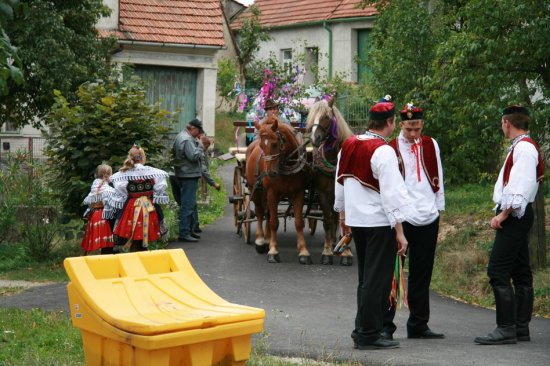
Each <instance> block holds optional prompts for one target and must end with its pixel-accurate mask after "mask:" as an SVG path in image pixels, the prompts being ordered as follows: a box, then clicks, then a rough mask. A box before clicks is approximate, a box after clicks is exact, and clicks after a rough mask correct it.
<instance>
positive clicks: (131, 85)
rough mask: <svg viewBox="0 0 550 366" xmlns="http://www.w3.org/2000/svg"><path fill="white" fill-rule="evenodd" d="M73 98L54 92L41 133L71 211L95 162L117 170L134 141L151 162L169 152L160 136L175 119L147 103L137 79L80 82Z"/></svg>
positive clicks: (65, 204)
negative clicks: (43, 135)
mask: <svg viewBox="0 0 550 366" xmlns="http://www.w3.org/2000/svg"><path fill="white" fill-rule="evenodd" d="M76 96H77V100H76V101H75V102H74V103H71V102H69V101H68V100H67V99H66V98H65V97H64V96H63V95H62V93H61V92H59V91H56V92H55V104H54V105H53V106H52V109H51V111H50V113H49V115H48V118H47V121H48V124H49V126H50V129H49V131H45V134H46V137H47V141H48V145H47V148H46V154H47V156H48V157H49V158H50V160H49V163H50V166H51V168H52V169H53V171H54V172H55V174H54V176H55V180H54V182H55V184H54V187H55V189H56V193H57V194H58V197H59V198H60V199H61V200H62V202H63V207H64V209H65V211H66V213H67V214H71V215H76V214H78V213H79V212H80V204H81V202H82V199H83V198H84V197H85V195H86V194H87V192H88V190H89V187H90V184H91V182H92V181H93V178H94V171H95V169H96V167H97V165H99V164H102V163H107V164H110V165H111V166H112V167H113V171H117V170H118V168H120V167H121V166H122V163H123V161H124V160H125V159H126V157H127V155H128V150H129V149H130V148H131V147H132V145H133V144H134V143H137V144H139V145H140V146H142V147H143V148H144V149H145V151H146V153H147V156H148V160H149V161H154V159H155V155H158V156H161V155H164V156H167V155H168V154H166V151H165V147H164V145H163V140H165V139H166V137H167V134H168V133H169V131H170V127H169V126H170V125H171V124H172V123H174V121H173V119H172V118H171V117H170V115H169V113H168V112H167V111H165V110H162V109H160V107H159V104H156V105H149V104H147V102H146V100H145V90H144V87H143V85H142V83H141V82H140V80H139V78H137V77H130V79H128V80H124V81H121V80H120V78H119V77H118V75H117V74H113V75H111V76H110V77H109V78H108V79H105V80H97V81H95V82H88V83H85V84H83V85H81V86H80V87H79V88H78V91H77V93H76ZM164 160H165V161H166V163H167V162H168V160H167V159H164ZM159 168H164V167H162V166H159Z"/></svg>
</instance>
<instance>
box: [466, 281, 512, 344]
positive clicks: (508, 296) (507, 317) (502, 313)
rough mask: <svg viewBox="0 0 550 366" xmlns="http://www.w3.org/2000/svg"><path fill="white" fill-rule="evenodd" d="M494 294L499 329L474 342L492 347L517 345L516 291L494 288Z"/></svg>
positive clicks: (505, 287) (507, 287)
mask: <svg viewBox="0 0 550 366" xmlns="http://www.w3.org/2000/svg"><path fill="white" fill-rule="evenodd" d="M493 293H494V294H495V304H496V308H497V327H496V328H495V330H493V331H492V332H491V333H489V334H488V335H487V336H486V337H476V338H475V339H474V342H476V343H479V344H490V345H497V344H513V343H517V338H516V309H515V298H514V290H513V289H512V286H494V287H493Z"/></svg>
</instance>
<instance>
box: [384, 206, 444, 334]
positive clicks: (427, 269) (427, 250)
mask: <svg viewBox="0 0 550 366" xmlns="http://www.w3.org/2000/svg"><path fill="white" fill-rule="evenodd" d="M403 231H404V233H405V237H406V238H407V241H408V242H409V248H408V250H407V258H408V260H409V275H408V281H407V301H408V304H409V319H408V321H407V333H420V332H423V331H425V330H428V321H429V320H430V282H431V281H432V272H433V267H434V257H435V247H436V245H437V234H438V233H439V217H438V218H437V219H436V220H435V221H434V222H432V223H430V224H428V225H424V226H414V225H411V224H409V223H408V222H404V223H403ZM404 264H405V259H403V265H404ZM395 311H396V308H395V304H392V307H391V308H389V309H388V310H387V312H386V314H385V315H384V331H385V332H387V333H389V334H393V333H394V332H395V330H396V328H397V327H396V325H395V323H394V322H393V319H394V317H395Z"/></svg>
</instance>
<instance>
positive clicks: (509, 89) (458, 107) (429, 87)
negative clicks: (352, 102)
mask: <svg viewBox="0 0 550 366" xmlns="http://www.w3.org/2000/svg"><path fill="white" fill-rule="evenodd" d="M371 3H372V1H366V0H364V1H362V5H367V4H371ZM543 3H544V2H543V1H521V0H505V1H500V2H498V4H495V3H494V2H493V1H488V0H483V1H477V0H475V1H474V0H458V1H457V0H432V1H421V0H414V1H404V0H393V1H379V2H377V3H376V6H377V9H378V11H379V12H380V15H379V16H378V18H377V21H376V25H375V29H374V31H373V35H372V40H373V44H372V46H373V48H372V52H371V54H370V57H369V58H368V60H367V62H368V63H369V68H370V69H371V70H372V77H373V80H372V84H373V85H374V86H375V89H376V90H377V92H378V94H380V95H384V94H386V93H389V94H391V95H392V96H394V97H395V99H396V102H397V103H403V104H404V103H406V102H408V101H409V100H410V99H412V100H413V101H415V102H417V103H418V104H422V105H423V106H425V107H426V109H427V113H426V117H427V118H426V119H427V121H428V123H427V125H426V130H427V132H428V133H430V134H432V135H434V136H435V137H437V138H438V139H439V140H440V144H441V148H442V154H443V159H444V162H445V165H446V172H447V174H446V179H447V180H448V181H449V182H451V183H452V182H454V183H461V182H476V181H479V179H480V177H483V176H485V175H486V173H487V172H489V173H493V174H494V173H495V170H496V169H497V167H498V166H499V164H500V160H501V158H502V157H501V156H499V155H498V154H495V153H494V146H495V145H496V146H500V144H501V143H502V132H501V131H500V124H499V122H500V111H501V110H502V108H503V107H504V106H506V105H508V104H513V103H521V104H524V105H527V106H528V107H529V108H530V109H531V111H532V122H531V126H530V127H531V133H532V134H533V135H534V137H535V138H536V139H538V140H539V141H540V142H541V143H542V144H544V143H545V142H547V141H548V138H549V136H548V134H549V132H548V131H549V130H550V129H549V128H548V127H549V126H548V118H545V117H543V116H545V115H546V116H547V115H548V112H550V109H549V108H550V106H549V104H548V96H549V92H550V90H549V85H550V82H549V80H550V71H549V69H548V68H549V67H550V47H549V46H550V45H549V41H548V37H547V36H546V35H547V34H549V33H550V22H548V19H549V17H550V8H549V7H548V6H545V5H544V4H543Z"/></svg>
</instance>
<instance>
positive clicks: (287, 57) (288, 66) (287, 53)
mask: <svg viewBox="0 0 550 366" xmlns="http://www.w3.org/2000/svg"><path fill="white" fill-rule="evenodd" d="M281 55H282V59H283V60H282V64H283V68H284V69H285V70H286V72H288V73H291V72H292V50H291V49H288V50H281Z"/></svg>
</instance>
